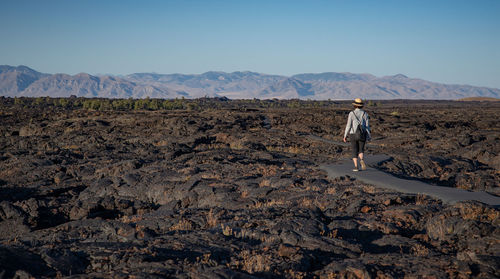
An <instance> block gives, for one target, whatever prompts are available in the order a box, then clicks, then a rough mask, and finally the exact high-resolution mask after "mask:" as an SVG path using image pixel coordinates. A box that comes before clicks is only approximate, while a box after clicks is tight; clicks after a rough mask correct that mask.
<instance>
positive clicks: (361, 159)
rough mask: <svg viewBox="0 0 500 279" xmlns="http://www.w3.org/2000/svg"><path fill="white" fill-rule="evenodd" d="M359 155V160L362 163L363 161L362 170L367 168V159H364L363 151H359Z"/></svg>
mask: <svg viewBox="0 0 500 279" xmlns="http://www.w3.org/2000/svg"><path fill="white" fill-rule="evenodd" d="M358 156H359V160H360V163H361V169H362V170H366V165H365V161H364V160H363V153H359V154H358Z"/></svg>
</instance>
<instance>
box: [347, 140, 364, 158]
mask: <svg viewBox="0 0 500 279" xmlns="http://www.w3.org/2000/svg"><path fill="white" fill-rule="evenodd" d="M365 143H366V142H365V141H359V140H352V139H351V147H352V158H358V154H359V153H364V152H365Z"/></svg>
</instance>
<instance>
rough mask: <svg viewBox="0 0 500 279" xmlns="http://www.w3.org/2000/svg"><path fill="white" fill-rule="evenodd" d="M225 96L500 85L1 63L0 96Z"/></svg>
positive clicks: (468, 92)
mask: <svg viewBox="0 0 500 279" xmlns="http://www.w3.org/2000/svg"><path fill="white" fill-rule="evenodd" d="M71 95H75V96H78V97H88V98H92V97H100V98H146V97H150V98H165V99H168V98H180V97H185V98H198V97H222V96H225V97H228V98H230V99H253V98H258V99H272V98H278V99H294V98H299V99H312V100H326V99H332V100H336V99H337V100H338V99H353V98H357V97H360V98H364V99H436V100H443V99H451V100H454V99H460V98H466V97H493V98H500V89H496V88H487V87H477V86H470V85H450V84H441V83H436V82H430V81H426V80H422V79H416V78H409V77H407V76H405V75H402V74H397V75H394V76H385V77H376V76H374V75H371V74H353V73H333V72H328V73H316V74H309V73H308V74H298V75H294V76H281V75H268V74H262V73H255V72H249V71H245V72H232V73H226V72H213V71H212V72H206V73H203V74H192V75H188V74H157V73H135V74H130V75H126V76H114V75H89V74H86V73H80V74H76V75H67V74H46V73H40V72H38V71H35V70H33V69H31V68H29V67H26V66H17V67H15V66H8V65H3V66H1V65H0V96H8V97H21V96H26V97H39V96H49V97H69V96H71Z"/></svg>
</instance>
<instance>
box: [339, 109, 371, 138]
mask: <svg viewBox="0 0 500 279" xmlns="http://www.w3.org/2000/svg"><path fill="white" fill-rule="evenodd" d="M354 114H356V116H357V117H358V119H359V121H361V125H363V127H364V128H365V130H366V131H367V137H366V140H370V139H371V131H370V120H369V119H370V118H369V117H368V113H366V112H365V111H364V110H362V109H359V108H356V109H355V110H353V111H351V112H350V113H349V117H348V118H347V124H346V125H345V131H344V138H346V137H347V134H348V133H349V134H354V131H356V128H358V125H359V122H358V119H356V117H355V116H354Z"/></svg>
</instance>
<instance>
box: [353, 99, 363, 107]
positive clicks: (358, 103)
mask: <svg viewBox="0 0 500 279" xmlns="http://www.w3.org/2000/svg"><path fill="white" fill-rule="evenodd" d="M352 104H353V105H354V106H355V107H362V106H363V105H364V104H363V100H361V99H360V98H356V99H354V103H352Z"/></svg>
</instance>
